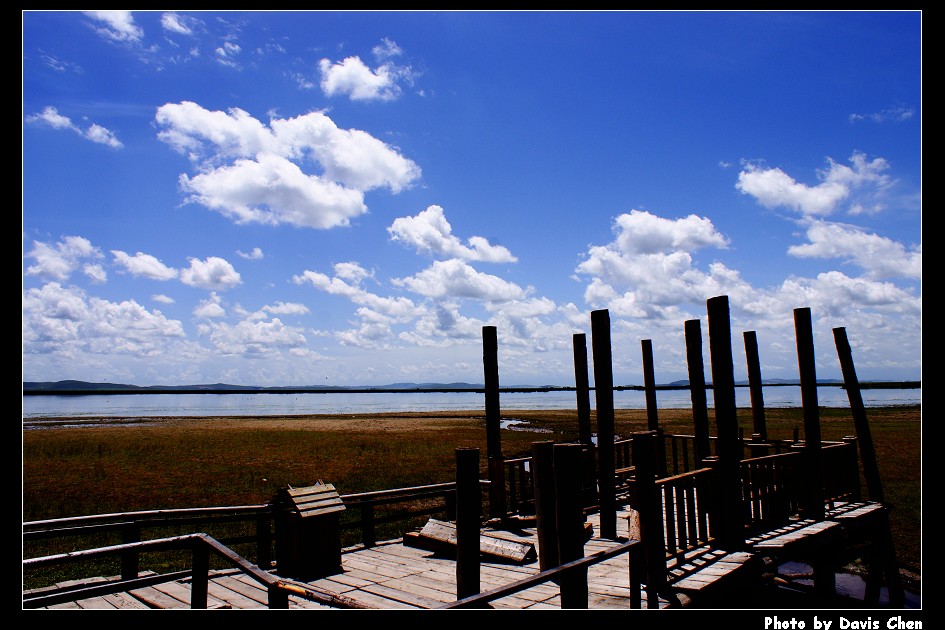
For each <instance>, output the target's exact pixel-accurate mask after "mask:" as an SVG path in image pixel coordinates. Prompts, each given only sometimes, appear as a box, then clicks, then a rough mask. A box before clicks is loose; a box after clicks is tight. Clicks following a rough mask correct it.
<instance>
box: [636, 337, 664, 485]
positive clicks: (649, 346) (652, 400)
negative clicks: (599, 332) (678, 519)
mask: <svg viewBox="0 0 945 630" xmlns="http://www.w3.org/2000/svg"><path fill="white" fill-rule="evenodd" d="M640 345H641V346H642V347H643V392H644V395H645V397H646V426H647V429H649V430H650V431H654V432H656V434H657V442H656V453H657V459H656V471H657V474H658V475H659V476H660V477H665V476H666V441H665V440H664V439H663V434H662V431H660V416H659V410H658V409H657V406H656V378H655V376H654V372H653V341H652V340H650V339H644V340H642V341H641V342H640Z"/></svg>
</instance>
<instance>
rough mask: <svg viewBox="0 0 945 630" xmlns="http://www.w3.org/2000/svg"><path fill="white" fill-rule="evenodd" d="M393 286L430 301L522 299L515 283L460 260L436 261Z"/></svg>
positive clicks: (398, 279) (524, 293)
mask: <svg viewBox="0 0 945 630" xmlns="http://www.w3.org/2000/svg"><path fill="white" fill-rule="evenodd" d="M392 282H393V283H394V284H395V285H396V286H402V287H406V288H407V289H409V290H411V291H413V292H414V293H418V294H420V295H423V296H425V297H430V298H446V297H450V298H472V299H477V300H485V301H489V302H504V301H509V300H517V299H521V298H523V297H525V295H526V291H525V289H522V288H521V287H520V286H518V285H517V284H514V283H512V282H507V281H506V280H503V279H502V278H500V277H498V276H494V275H491V274H487V273H481V272H479V271H476V270H475V269H473V268H472V267H470V266H469V265H468V264H466V263H465V262H463V261H462V260H458V259H456V258H452V259H450V260H437V261H434V263H433V264H432V265H430V266H429V267H427V268H426V269H424V270H423V271H421V272H419V273H417V274H416V275H413V276H409V277H406V278H395V279H394V280H392Z"/></svg>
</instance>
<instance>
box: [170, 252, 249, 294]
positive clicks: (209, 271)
mask: <svg viewBox="0 0 945 630" xmlns="http://www.w3.org/2000/svg"><path fill="white" fill-rule="evenodd" d="M180 279H181V282H183V283H184V284H186V285H188V286H192V287H198V288H201V289H213V290H226V289H231V288H233V287H235V286H237V285H238V284H241V283H242V280H241V279H240V274H239V273H237V272H236V270H235V269H233V265H231V264H230V263H229V262H227V261H226V260H224V259H222V258H218V257H216V256H210V257H208V258H207V259H206V260H198V259H196V258H191V259H190V267H189V268H187V269H181V270H180Z"/></svg>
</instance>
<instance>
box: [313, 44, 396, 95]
mask: <svg viewBox="0 0 945 630" xmlns="http://www.w3.org/2000/svg"><path fill="white" fill-rule="evenodd" d="M371 52H372V53H373V54H374V58H375V59H377V61H378V63H379V64H380V65H378V66H377V67H376V68H373V69H372V68H369V67H368V66H367V64H365V63H364V62H363V61H361V58H360V57H358V56H352V57H347V58H345V59H343V60H342V61H336V62H334V63H332V62H331V60H329V59H321V60H319V62H318V69H319V71H320V72H321V88H322V91H323V92H324V93H325V95H326V96H334V95H336V94H340V95H347V96H348V98H350V99H351V100H353V101H375V100H377V101H392V100H394V99H396V98H398V97H399V96H400V94H401V92H402V88H401V85H400V83H401V82H404V83H407V84H411V85H412V84H413V80H414V74H415V73H414V71H413V69H412V68H411V67H410V66H409V65H406V64H397V63H394V62H393V61H392V59H393V58H395V57H400V56H401V55H403V53H404V51H403V49H401V47H400V46H398V45H397V43H396V42H394V41H393V40H391V39H388V38H384V39H383V40H382V41H381V43H380V44H378V45H376V46H375V47H374V48H373V49H372V50H371Z"/></svg>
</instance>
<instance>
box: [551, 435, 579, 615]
mask: <svg viewBox="0 0 945 630" xmlns="http://www.w3.org/2000/svg"><path fill="white" fill-rule="evenodd" d="M553 450H554V478H555V511H556V513H557V518H556V525H557V528H558V560H559V562H560V563H561V564H566V563H568V562H573V561H574V560H580V559H581V558H583V557H584V507H583V506H582V505H581V477H580V475H577V474H575V471H577V470H580V466H581V460H582V457H583V452H584V448H583V447H582V446H581V445H580V444H555V445H554V448H553ZM560 584H561V608H587V594H588V593H587V567H583V568H577V569H571V570H569V571H567V572H566V573H563V574H562V575H561V577H560Z"/></svg>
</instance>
